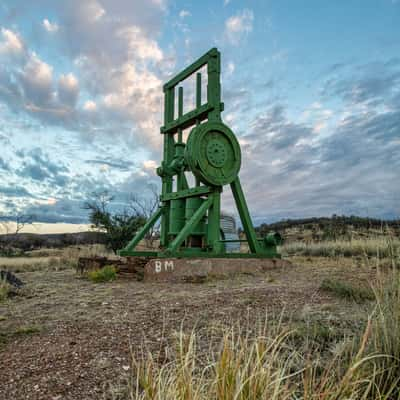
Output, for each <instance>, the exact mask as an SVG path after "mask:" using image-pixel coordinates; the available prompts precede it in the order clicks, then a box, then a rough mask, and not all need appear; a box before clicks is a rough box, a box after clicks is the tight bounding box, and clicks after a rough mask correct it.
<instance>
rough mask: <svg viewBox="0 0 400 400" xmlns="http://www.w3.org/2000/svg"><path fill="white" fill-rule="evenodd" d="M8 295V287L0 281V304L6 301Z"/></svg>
mask: <svg viewBox="0 0 400 400" xmlns="http://www.w3.org/2000/svg"><path fill="white" fill-rule="evenodd" d="M9 293H10V285H9V284H8V283H7V282H6V281H5V280H4V279H0V302H1V301H4V300H6V299H7V298H8V295H9Z"/></svg>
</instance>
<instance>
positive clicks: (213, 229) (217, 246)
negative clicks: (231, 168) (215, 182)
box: [207, 190, 222, 253]
mask: <svg viewBox="0 0 400 400" xmlns="http://www.w3.org/2000/svg"><path fill="white" fill-rule="evenodd" d="M210 197H212V203H211V206H210V208H209V210H208V226H207V244H208V246H209V247H210V248H211V249H212V251H213V252H215V253H220V252H221V250H222V246H221V243H220V219H221V192H220V191H219V190H215V191H214V192H213V193H212V194H211V195H210Z"/></svg>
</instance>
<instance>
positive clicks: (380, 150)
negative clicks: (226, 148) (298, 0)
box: [0, 0, 400, 229]
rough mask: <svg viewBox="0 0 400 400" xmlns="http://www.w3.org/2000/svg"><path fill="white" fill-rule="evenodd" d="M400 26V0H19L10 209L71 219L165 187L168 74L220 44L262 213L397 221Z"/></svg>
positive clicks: (230, 103) (0, 30) (9, 64)
mask: <svg viewBox="0 0 400 400" xmlns="http://www.w3.org/2000/svg"><path fill="white" fill-rule="evenodd" d="M338 26H340V29H338ZM399 37H400V2H399V1H396V0H379V1H378V0H375V1H373V0H368V1H363V2H359V1H349V2H346V4H341V5H338V4H335V3H328V2H324V3H321V2H319V1H316V0H312V1H310V2H308V3H307V5H304V4H293V3H292V2H289V1H287V0H285V1H271V2H268V3H265V4H264V3H263V2H257V1H235V0H220V1H219V2H214V1H213V2H211V1H210V0H209V1H205V2H201V4H199V3H198V2H183V1H176V2H170V1H168V0H151V1H138V0H135V1H129V2H128V1H126V0H114V1H112V2H111V1H109V0H87V1H86V2H84V3H82V2H79V1H78V0H70V1H68V2H67V1H65V2H62V1H61V2H57V3H55V2H53V1H51V0H39V1H38V2H35V3H34V4H33V3H32V4H31V3H26V2H25V1H22V0H6V1H4V2H2V4H0V61H1V64H0V116H1V121H2V122H1V123H0V143H1V144H2V146H3V152H2V154H1V156H0V178H1V181H2V183H1V184H0V220H5V219H9V220H12V219H15V216H16V215H35V216H36V219H37V220H38V222H39V223H40V224H42V225H43V226H45V225H46V226H47V225H48V226H49V228H48V229H53V228H54V229H55V228H56V226H53V225H57V224H65V226H66V227H65V229H70V227H69V226H70V225H71V226H81V225H82V226H85V225H87V223H88V215H87V210H84V208H83V204H84V203H85V202H86V201H88V200H90V199H91V198H92V196H93V193H94V192H100V191H104V190H108V191H109V192H110V193H111V194H113V195H114V196H115V202H114V203H113V205H112V206H111V210H113V211H118V210H121V209H123V208H124V207H126V205H127V202H128V201H129V197H130V195H131V194H136V195H139V196H144V197H146V196H150V195H151V188H152V187H153V185H156V186H157V187H158V188H160V178H159V177H157V175H156V173H155V169H156V167H157V166H158V165H160V160H161V156H162V154H161V153H162V146H161V140H162V135H161V134H160V133H159V128H160V125H161V124H162V113H163V104H162V100H163V92H162V85H163V83H165V82H166V81H168V80H169V79H170V78H171V77H172V76H174V75H175V74H176V73H178V72H179V71H180V70H181V69H182V68H184V67H185V66H187V65H189V64H190V63H191V62H193V61H194V60H195V59H197V58H198V57H199V56H201V55H202V54H203V53H205V52H206V51H207V50H209V49H210V48H212V47H217V48H218V49H219V50H220V51H221V54H222V66H221V67H222V71H221V76H222V82H221V84H222V101H223V102H224V104H225V111H224V112H223V114H222V117H223V120H224V121H225V123H227V124H228V125H229V126H230V127H231V128H232V130H233V131H234V132H235V134H236V135H237V137H238V140H239V143H240V145H241V150H242V167H241V171H240V173H239V175H240V178H241V182H242V184H243V189H244V192H245V196H246V199H247V203H248V207H249V210H250V213H251V216H252V218H253V221H254V224H255V225H260V224H261V223H263V222H265V223H272V222H276V221H280V220H283V219H298V218H311V217H313V216H315V215H321V216H326V217H330V216H331V215H333V214H337V215H356V216H361V217H368V218H376V219H382V220H393V219H397V218H399V216H400V179H399V176H400V156H399V154H400V57H399V54H400V41H399ZM191 100H192V99H190V98H189V99H185V101H189V102H190V101H191ZM222 201H223V206H222V207H223V209H224V210H226V211H227V212H230V213H233V214H234V215H235V216H236V218H237V212H236V210H235V208H234V202H233V199H232V196H231V193H230V189H229V188H228V189H227V190H226V191H225V193H224V194H223V199H222ZM316 218H319V217H316ZM237 220H238V218H237ZM0 225H1V224H0ZM57 226H58V227H61V225H57ZM46 229H47V228H46ZM71 229H73V228H72V227H71Z"/></svg>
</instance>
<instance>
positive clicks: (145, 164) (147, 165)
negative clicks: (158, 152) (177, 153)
mask: <svg viewBox="0 0 400 400" xmlns="http://www.w3.org/2000/svg"><path fill="white" fill-rule="evenodd" d="M157 166H158V164H157V163H156V162H155V161H154V160H146V161H144V162H143V167H144V169H149V170H155V169H156V168H157Z"/></svg>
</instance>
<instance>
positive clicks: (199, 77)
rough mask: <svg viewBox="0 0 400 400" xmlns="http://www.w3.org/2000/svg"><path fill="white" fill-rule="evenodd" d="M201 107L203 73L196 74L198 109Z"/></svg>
mask: <svg viewBox="0 0 400 400" xmlns="http://www.w3.org/2000/svg"><path fill="white" fill-rule="evenodd" d="M200 106H201V72H198V73H197V74H196V107H197V108H199V107H200Z"/></svg>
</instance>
